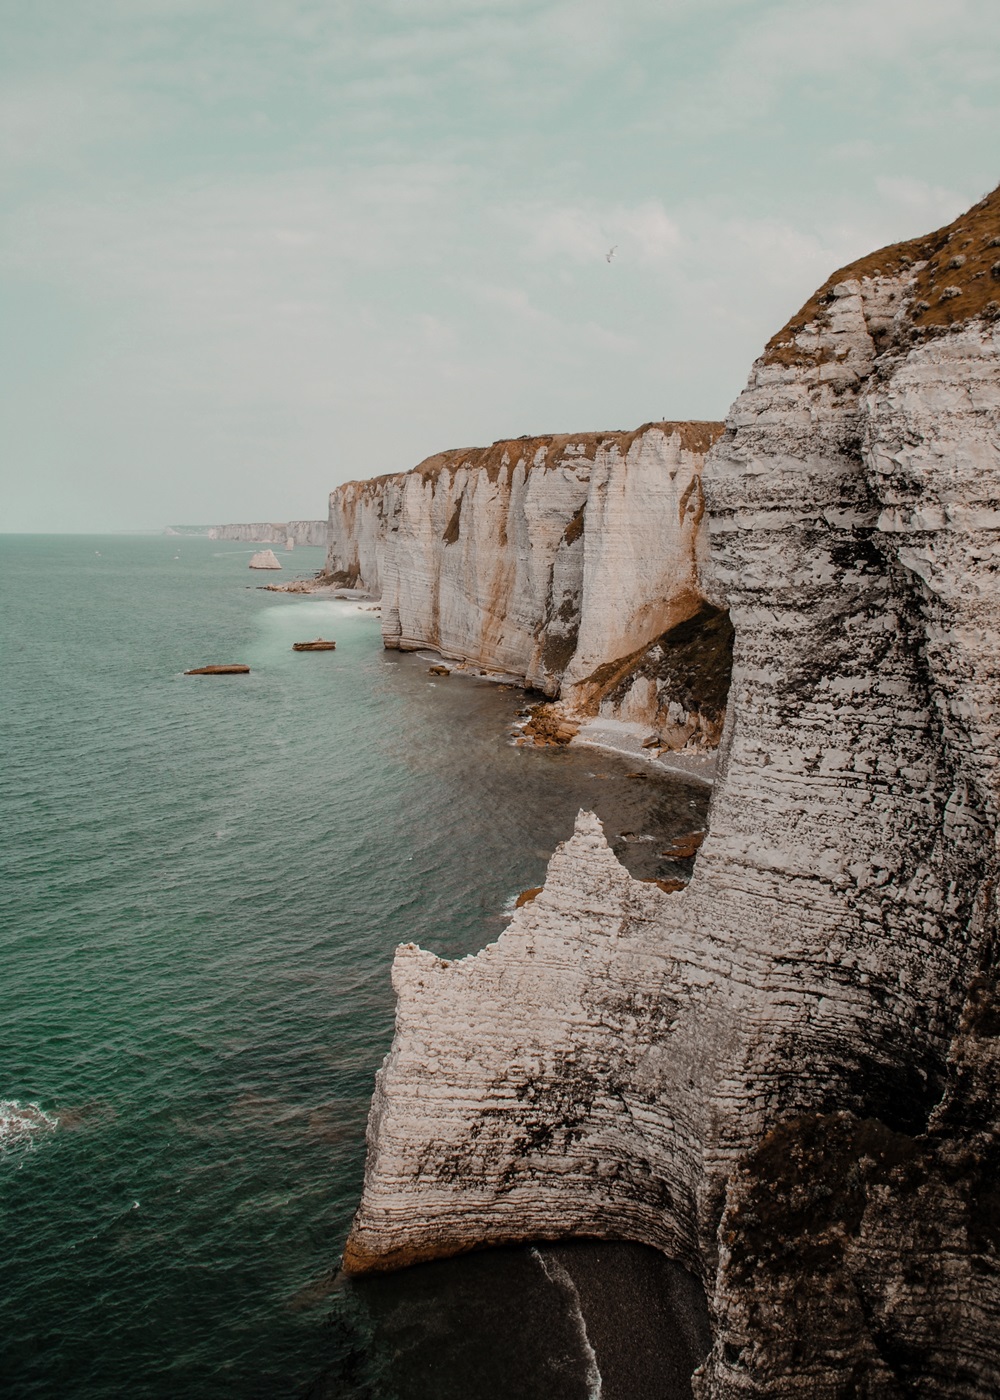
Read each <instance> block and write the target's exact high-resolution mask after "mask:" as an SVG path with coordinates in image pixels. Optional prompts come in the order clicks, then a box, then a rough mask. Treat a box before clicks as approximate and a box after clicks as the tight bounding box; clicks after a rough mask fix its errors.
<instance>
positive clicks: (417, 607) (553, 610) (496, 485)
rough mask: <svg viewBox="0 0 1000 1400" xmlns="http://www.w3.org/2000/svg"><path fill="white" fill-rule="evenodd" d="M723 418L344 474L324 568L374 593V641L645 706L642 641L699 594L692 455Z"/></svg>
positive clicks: (697, 602)
mask: <svg viewBox="0 0 1000 1400" xmlns="http://www.w3.org/2000/svg"><path fill="white" fill-rule="evenodd" d="M721 432H722V425H721V424H719V423H668V422H664V423H649V424H646V425H645V426H644V427H642V428H639V429H637V430H636V431H634V432H628V433H625V432H614V433H578V434H566V435H559V436H555V435H553V436H544V437H534V438H515V439H512V440H509V441H500V442H496V443H494V444H493V445H492V447H487V448H470V449H457V450H453V451H449V452H442V453H439V454H438V455H437V456H434V457H430V458H428V459H427V460H426V461H425V462H421V464H420V465H419V466H418V467H415V468H414V469H413V470H412V471H409V472H404V473H400V474H399V475H395V476H383V477H376V478H375V479H373V480H371V481H360V482H349V483H347V485H345V486H340V487H338V488H337V489H336V490H335V491H334V492H332V494H331V496H330V536H329V547H328V555H327V574H328V576H329V577H330V578H331V580H332V581H333V582H335V583H339V584H341V585H343V586H349V587H362V588H365V589H367V590H369V591H370V592H372V593H374V594H379V595H381V598H382V635H383V640H384V642H385V645H386V646H387V647H395V648H400V649H401V650H413V649H415V648H417V647H421V646H427V647H432V648H434V649H435V650H437V651H439V652H441V653H442V654H443V655H444V656H445V657H448V658H450V659H452V660H456V661H463V662H469V663H472V664H473V665H475V666H478V667H481V668H483V669H485V670H489V671H496V672H506V673H509V674H513V675H516V676H519V677H521V678H523V679H524V681H525V682H526V683H527V684H528V685H530V686H534V687H537V688H538V689H539V690H541V691H543V692H544V693H545V694H547V695H549V696H562V697H563V698H564V699H566V700H567V702H568V703H569V704H570V706H571V707H572V708H573V709H574V710H585V711H586V712H588V713H594V712H596V711H597V709H598V707H599V706H600V705H601V703H602V700H603V699H604V697H605V695H606V694H608V693H609V692H610V691H615V693H616V695H617V696H618V697H619V699H618V701H616V708H617V710H621V712H623V713H624V712H625V711H626V710H628V712H629V714H630V715H635V716H636V717H640V716H641V717H643V718H646V719H650V718H651V717H652V716H653V715H654V714H655V711H656V702H657V694H658V692H657V678H656V662H655V659H653V660H651V658H650V653H649V649H650V648H651V647H655V645H656V644H657V642H658V641H659V640H660V639H661V638H663V637H664V636H665V635H669V634H670V633H671V631H672V629H674V628H676V627H677V626H678V624H683V623H685V622H686V621H688V620H689V619H691V618H693V617H695V616H698V615H699V614H700V610H701V609H702V608H703V605H704V600H703V598H702V597H701V594H700V592H699V589H698V584H697V571H698V562H699V557H700V556H701V554H703V552H704V549H705V534H704V529H703V525H702V518H703V514H704V505H703V499H702V489H701V469H702V463H703V461H704V458H705V453H706V452H707V451H708V449H709V447H710V446H711V444H712V443H713V442H714V441H715V440H716V438H718V436H719V434H720V433H721ZM661 669H662V668H661ZM640 673H641V674H640ZM637 685H638V686H639V691H638V693H637V691H636V686H637ZM720 722H721V715H720Z"/></svg>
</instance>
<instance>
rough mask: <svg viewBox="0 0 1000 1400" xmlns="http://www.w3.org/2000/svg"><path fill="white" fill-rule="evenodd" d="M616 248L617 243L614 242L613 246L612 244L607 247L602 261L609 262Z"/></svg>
mask: <svg viewBox="0 0 1000 1400" xmlns="http://www.w3.org/2000/svg"><path fill="white" fill-rule="evenodd" d="M617 248H618V244H617V243H616V244H615V246H614V248H609V249H608V251H607V252H606V253H605V254H604V261H605V262H610V261H611V259H612V258H613V257H614V255H615V252H616V250H617Z"/></svg>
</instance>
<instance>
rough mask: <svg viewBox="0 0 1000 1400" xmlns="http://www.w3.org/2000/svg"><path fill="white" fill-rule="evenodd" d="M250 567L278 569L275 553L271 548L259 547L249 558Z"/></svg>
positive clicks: (279, 566)
mask: <svg viewBox="0 0 1000 1400" xmlns="http://www.w3.org/2000/svg"><path fill="white" fill-rule="evenodd" d="M250 567H251V569H280V568H281V565H280V564H279V563H278V558H277V555H276V554H275V552H274V550H273V549H261V550H258V552H257V553H256V554H255V555H253V557H252V558H251V560H250Z"/></svg>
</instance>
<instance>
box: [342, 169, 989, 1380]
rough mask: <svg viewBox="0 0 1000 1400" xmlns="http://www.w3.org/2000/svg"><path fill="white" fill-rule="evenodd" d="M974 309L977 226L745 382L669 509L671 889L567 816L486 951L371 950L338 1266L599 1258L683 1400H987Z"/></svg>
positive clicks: (955, 231)
mask: <svg viewBox="0 0 1000 1400" xmlns="http://www.w3.org/2000/svg"><path fill="white" fill-rule="evenodd" d="M998 301H1000V192H995V193H994V194H992V195H991V196H989V197H988V198H987V199H985V200H984V201H982V202H981V203H980V204H979V205H977V206H976V207H975V208H974V209H973V210H970V211H969V213H968V214H967V215H965V216H964V217H963V218H961V219H959V220H957V221H956V222H955V223H954V224H953V225H950V226H949V227H948V228H946V229H943V230H939V231H938V232H936V233H935V234H932V235H930V236H929V237H927V238H925V239H919V240H915V241H914V242H912V243H908V244H901V245H897V246H895V247H892V248H889V249H883V250H881V251H880V252H878V253H876V254H873V255H871V256H870V257H868V258H865V259H862V260H861V261H859V262H858V263H856V264H854V265H852V266H851V267H848V268H845V269H842V270H841V271H839V272H838V273H836V274H835V275H834V276H833V277H832V278H831V279H830V281H829V282H828V283H826V284H825V285H824V287H822V288H821V289H820V290H819V292H818V293H817V294H816V296H815V297H814V298H813V299H812V300H811V301H810V302H809V303H808V304H807V306H806V307H805V308H803V311H802V313H800V315H799V316H797V317H796V318H794V319H793V321H792V322H790V323H789V325H788V326H787V327H785V328H784V330H783V331H781V332H779V333H778V335H776V336H775V337H774V339H773V340H772V341H771V343H770V344H769V346H768V347H767V349H766V351H765V353H764V355H763V356H762V358H761V359H760V360H758V362H757V363H756V365H755V366H754V368H753V371H752V373H751V376H750V381H749V383H748V386H747V388H746V390H745V391H744V393H743V394H742V395H741V396H740V398H739V399H738V400H737V401H736V403H735V404H734V406H733V408H732V410H731V412H730V415H729V418H728V421H727V425H726V432H725V435H724V437H723V438H722V439H721V440H720V441H719V442H717V443H716V445H715V446H714V448H713V449H712V451H711V453H710V455H709V458H708V461H707V463H706V466H705V470H704V473H703V477H702V481H703V486H704V496H705V504H706V515H707V524H708V540H709V557H708V559H707V560H706V562H705V565H704V567H703V568H702V570H701V572H700V575H699V578H698V580H697V586H698V588H699V589H700V591H701V592H702V593H703V594H704V595H705V596H706V597H707V598H708V600H709V602H710V603H711V604H712V605H713V606H714V607H715V608H716V609H719V610H724V611H725V612H728V615H729V617H730V619H731V622H732V624H733V626H734V628H735V643H734V651H733V670H732V684H731V689H730V692H729V703H728V710H727V716H726V729H725V735H724V738H723V744H722V759H721V764H720V773H719V778H718V780H717V783H716V787H715V791H714V795H713V801H712V807H711V812H710V829H709V833H708V836H707V838H706V840H705V843H704V845H703V847H702V849H701V852H700V854H699V856H698V860H697V866H696V869H695V874H694V877H693V879H692V881H691V883H690V885H689V886H688V887H687V888H686V889H684V890H682V891H680V892H678V893H673V894H667V893H663V892H661V891H660V890H658V889H657V888H656V887H654V886H648V885H644V884H641V883H639V882H636V881H634V880H633V879H632V878H631V877H630V876H629V875H628V874H627V872H626V871H624V870H623V869H622V868H621V867H620V866H619V865H618V863H617V861H616V860H615V858H614V856H613V854H612V853H611V851H610V850H609V848H608V846H607V843H606V842H605V840H604V837H603V834H602V832H601V830H600V828H599V825H598V824H597V822H596V821H595V819H594V818H592V817H589V816H587V815H585V814H582V815H581V817H580V819H579V821H578V824H577V829H576V832H575V834H574V835H573V836H572V837H571V838H570V839H569V840H568V841H567V842H566V843H565V844H564V845H563V846H562V847H561V848H560V849H559V850H558V851H557V852H556V854H555V856H554V857H553V859H552V862H551V864H550V867H549V873H548V877H547V880H546V885H545V888H544V890H543V891H542V893H541V894H539V895H538V897H537V898H536V899H535V900H534V901H533V902H532V903H530V904H526V905H525V906H524V907H523V908H521V909H520V910H519V911H518V912H517V913H516V914H515V916H514V919H513V921H512V923H511V925H510V926H509V928H508V929H507V931H506V932H505V933H504V934H503V935H502V936H501V937H500V938H499V939H498V940H497V941H496V942H495V943H493V944H491V945H490V946H489V947H487V948H485V949H484V950H483V951H482V952H481V953H479V954H478V955H476V956H475V957H470V958H465V959H462V960H461V961H458V962H453V963H447V962H444V961H442V960H440V959H438V958H436V957H434V956H433V955H432V954H430V953H427V952H424V951H421V950H420V949H418V948H416V947H414V946H413V945H412V944H409V945H404V946H403V947H401V948H400V949H399V950H398V951H397V955H396V961H395V965H394V969H393V984H394V987H395V990H396V993H397V997H398V1009H397V1024H396V1035H395V1038H394V1041H393V1045H392V1049H391V1052H390V1054H389V1056H388V1057H387V1059H386V1061H385V1064H384V1066H383V1068H382V1070H381V1072H380V1074H379V1076H378V1081H377V1085H376V1090H375V1096H374V1099H373V1104H372V1112H371V1117H370V1122H369V1130H368V1142H369V1154H368V1163H367V1170H366V1177H365V1187H364V1194H363V1198H362V1201H361V1204H360V1207H359V1210H358V1214H357V1218H356V1221H355V1225H354V1228H353V1231H352V1234H351V1237H350V1240H349V1241H348V1245H347V1249H346V1253H345V1267H347V1268H348V1269H353V1270H366V1269H379V1268H386V1267H396V1266H398V1265H401V1264H405V1263H408V1262H410V1261H412V1260H416V1259H422V1258H428V1257H432V1256H435V1255H440V1254H445V1253H453V1252H457V1251H461V1250H464V1249H470V1248H474V1247H476V1246H478V1245H482V1244H487V1243H496V1242H500V1241H505V1240H517V1239H528V1238H539V1237H541V1238H553V1237H559V1236H564V1235H572V1234H582V1235H587V1234H589V1235H598V1236H611V1237H617V1238H627V1239H637V1240H642V1241H646V1242H649V1243H652V1244H655V1245H657V1246H659V1247H660V1248H661V1249H663V1250H665V1251H666V1252H667V1253H669V1254H671V1255H672V1256H673V1257H675V1258H677V1259H679V1260H681V1261H682V1262H683V1263H685V1264H687V1265H688V1266H689V1267H691V1268H692V1269H694V1270H695V1271H697V1272H698V1273H699V1274H700V1276H701V1277H702V1279H703V1280H704V1282H705V1285H706V1288H707V1291H708V1293H709V1297H710V1300H711V1306H712V1312H713V1320H714V1330H715V1344H714V1347H713V1350H712V1353H711V1355H710V1356H709V1358H708V1359H707V1361H706V1363H705V1365H704V1366H703V1367H702V1368H701V1370H700V1372H699V1374H698V1376H697V1378H696V1389H697V1393H698V1394H699V1395H701V1396H703V1397H707V1396H713V1397H737V1396H751V1395H752V1396H764V1395H767V1396H810V1397H830V1400H832V1398H833V1397H846V1396H857V1395H865V1396H869V1397H875V1396H879V1397H881V1396H885V1397H889V1396H902V1395H904V1394H916V1393H920V1394H933V1395H944V1396H955V1397H958V1396H963V1397H968V1396H976V1397H980V1396H981V1397H984V1400H985V1397H987V1396H993V1395H996V1394H997V1393H998V1392H1000V1342H998V1337H1000V1191H998V1187H997V1181H998V1179H1000V1176H998V1172H1000V1002H998V998H997V981H998V975H1000V962H998V958H1000V954H998V940H997V917H996V891H997V881H998V878H1000V871H998V869H997V801H998V792H997V782H998V774H997V765H998V757H997V754H998V749H997V740H998V733H997V728H998V695H997V687H998V675H1000V656H998V635H1000V634H998V629H997V623H996V614H997V605H998V602H1000V586H998V582H997V561H998V559H1000V320H998V317H1000V305H998ZM716 616H718V614H717V615H716ZM580 631H581V633H583V624H582V621H581V628H580ZM400 635H401V636H402V635H403V633H402V631H401V633H400ZM580 650H581V647H580V642H579V638H578V639H577V645H576V647H575V649H574V657H575V655H576V653H578V652H579V651H580ZM572 661H573V658H571V660H570V661H569V662H567V667H566V670H567V672H569V673H570V674H571V675H575V674H578V672H571V671H570V665H571V664H572ZM589 664H590V663H589V660H584V659H581V662H580V668H579V670H580V671H581V672H582V671H585V670H586V667H587V665H589Z"/></svg>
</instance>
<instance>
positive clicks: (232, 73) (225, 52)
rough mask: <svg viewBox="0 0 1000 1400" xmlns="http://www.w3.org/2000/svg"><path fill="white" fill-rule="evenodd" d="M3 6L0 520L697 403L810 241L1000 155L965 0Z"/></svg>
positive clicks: (126, 510)
mask: <svg viewBox="0 0 1000 1400" xmlns="http://www.w3.org/2000/svg"><path fill="white" fill-rule="evenodd" d="M0 26H2V27H0V33H2V35H3V41H2V44H0V326H2V352H0V354H2V378H0V530H43V531H44V530H50V529H51V530H97V529H103V528H107V529H129V528H139V529H143V528H146V529H148V528H157V527H162V526H163V525H166V524H168V523H212V522H217V521H227V520H254V519H268V518H279V519H280V518H284V517H288V516H306V517H310V516H320V515H323V514H325V510H326V493H327V492H328V490H329V489H330V488H331V487H332V486H335V485H336V484H337V483H339V482H341V481H345V480H348V479H350V478H353V477H363V476H371V475H375V474H377V473H380V472H385V471H396V470H403V469H406V468H407V467H410V466H412V465H413V464H414V463H416V462H417V461H419V460H420V458H422V457H424V456H426V455H427V454H428V453H430V452H434V451H437V450H439V449H441V448H445V447H452V446H471V445H475V444H480V443H488V442H491V441H492V440H493V439H495V438H498V437H507V436H517V435H518V434H520V433H534V432H545V431H571V430H574V429H581V430H584V429H597V428H620V427H621V428H624V427H632V426H635V425H637V424H639V423H640V422H643V421H644V420H647V419H650V418H659V417H675V418H685V417H697V418H712V417H721V416H722V415H723V414H724V413H725V411H726V409H727V407H728V405H729V404H730V402H731V401H732V399H733V398H734V397H735V395H736V394H737V393H738V392H739V390H740V389H741V388H742V386H743V384H744V383H745V380H746V375H747V371H748V369H749V367H750V364H751V362H752V360H753V358H754V357H755V356H756V355H757V354H758V353H759V351H760V349H761V348H762V346H763V344H764V342H765V341H766V340H767V338H768V336H769V335H770V334H771V332H772V331H774V330H775V329H777V327H778V326H779V325H781V324H782V323H783V322H784V321H785V320H786V319H787V317H788V316H789V315H790V314H791V313H792V312H793V311H794V310H795V309H796V308H797V306H798V305H800V304H801V303H802V302H803V301H804V300H805V298H806V297H807V295H808V294H809V293H810V292H811V291H812V289H813V288H814V287H815V286H816V285H817V284H818V283H819V282H820V281H822V280H823V279H824V278H825V277H826V276H827V275H828V273H829V272H830V271H832V269H833V268H834V267H835V266H837V265H838V264H840V263H843V262H846V261H848V260H849V259H851V258H853V257H855V256H857V255H859V254H861V253H863V252H865V251H867V250H869V249H871V248H874V247H876V246H878V245H880V244H882V243H886V242H890V241H893V240H895V239H897V238H903V237H909V236H911V235H914V234H918V233H923V232H926V231H928V230H929V229H931V228H934V227H937V226H938V225H939V224H941V223H944V222H946V221H947V220H950V219H951V218H953V217H954V216H955V215H956V214H958V213H959V212H960V211H961V210H962V209H963V208H965V207H967V206H968V205H969V204H971V203H972V202H974V201H975V200H976V199H978V198H979V196H980V195H982V194H984V193H985V192H986V191H987V190H988V189H991V188H992V187H993V186H994V185H995V184H996V183H997V182H998V180H1000V149H998V144H1000V143H998V133H1000V5H998V4H997V0H31V3H30V4H26V3H24V0H0ZM612 245H616V246H617V253H616V255H615V258H614V260H613V261H612V262H611V263H610V264H608V262H607V261H606V260H605V257H604V254H605V252H606V250H607V249H608V248H610V247H611V246H612Z"/></svg>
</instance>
